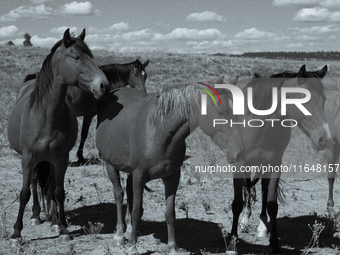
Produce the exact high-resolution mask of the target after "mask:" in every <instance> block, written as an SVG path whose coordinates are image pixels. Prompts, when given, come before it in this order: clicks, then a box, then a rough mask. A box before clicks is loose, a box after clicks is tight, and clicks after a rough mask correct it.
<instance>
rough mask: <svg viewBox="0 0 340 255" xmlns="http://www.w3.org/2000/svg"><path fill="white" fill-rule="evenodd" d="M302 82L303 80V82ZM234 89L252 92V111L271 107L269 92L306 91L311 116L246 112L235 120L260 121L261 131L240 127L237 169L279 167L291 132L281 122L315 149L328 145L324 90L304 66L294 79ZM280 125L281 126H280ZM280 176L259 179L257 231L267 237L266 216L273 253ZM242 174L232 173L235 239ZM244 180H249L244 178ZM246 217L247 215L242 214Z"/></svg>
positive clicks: (290, 109) (249, 82)
mask: <svg viewBox="0 0 340 255" xmlns="http://www.w3.org/2000/svg"><path fill="white" fill-rule="evenodd" d="M304 78H306V79H304ZM237 85H238V86H239V87H240V88H242V90H243V93H244V95H245V98H247V97H246V96H247V95H248V92H249V89H248V88H252V91H253V104H254V108H255V109H260V110H265V109H269V108H271V106H272V100H271V98H272V89H273V88H276V89H277V91H280V90H282V89H283V88H288V87H289V88H301V87H303V88H306V89H307V90H308V91H310V94H311V98H310V100H309V101H308V102H306V103H304V104H303V106H304V107H305V108H306V109H307V110H308V111H309V112H310V113H311V114H312V115H311V116H306V115H304V114H303V113H302V112H301V111H300V110H299V109H298V108H297V107H296V105H293V104H289V105H288V106H287V109H286V111H287V112H286V117H285V116H282V115H281V112H282V109H281V107H280V104H279V107H277V109H276V110H275V111H274V112H273V113H271V114H270V115H265V116H260V115H254V114H253V113H252V112H250V111H249V109H247V107H245V108H246V109H247V110H246V112H245V115H241V116H239V117H238V122H239V123H243V122H244V123H249V120H251V119H257V120H258V122H256V125H257V124H258V123H259V121H263V123H264V125H263V126H261V127H256V128H254V127H251V126H250V125H246V124H245V125H244V126H242V127H241V132H242V138H243V141H244V145H245V158H244V162H239V163H236V167H237V169H239V170H240V169H241V168H244V167H246V166H265V165H267V166H268V165H269V164H270V165H271V166H273V167H275V166H277V167H280V166H281V164H282V156H283V153H284V150H285V149H286V147H287V145H288V143H289V140H290V133H291V129H290V128H289V127H284V126H283V125H281V123H282V122H281V121H282V120H283V119H291V120H295V121H296V122H297V123H298V124H297V125H298V126H299V128H300V129H301V130H302V131H303V132H304V133H305V134H306V136H307V137H309V138H310V139H311V141H312V142H313V144H314V146H315V147H316V148H317V149H320V150H321V149H325V148H327V147H329V146H330V145H331V143H332V137H331V135H330V130H329V125H328V123H327V120H326V117H325V113H324V110H323V104H324V101H325V95H324V87H323V84H322V83H321V80H320V79H319V78H315V76H313V75H310V74H308V72H306V69H305V66H302V67H301V69H300V70H299V72H298V73H297V76H296V78H291V79H286V78H284V79H254V78H253V79H246V80H241V81H240V80H239V81H238V83H237ZM301 97H303V94H301V93H292V92H290V93H288V94H287V98H290V99H297V98H301ZM280 101H281V96H280V94H279V95H278V102H280ZM266 119H277V120H279V121H277V122H275V124H274V123H273V122H270V121H269V122H268V121H265V120H266ZM280 122H281V123H280ZM280 176H281V172H280V171H279V172H268V173H266V174H263V175H262V176H261V177H262V211H261V215H260V219H261V221H260V226H259V228H258V235H259V236H266V233H267V226H266V224H267V212H268V215H269V217H270V226H271V230H270V232H271V236H270V245H271V247H272V252H273V253H281V250H280V248H279V242H278V236H277V226H276V217H277V212H278V204H277V195H278V192H277V189H278V183H279V179H280ZM244 177H245V176H244V174H242V173H236V174H235V175H234V201H233V205H232V210H233V226H232V230H231V236H233V235H234V236H236V237H237V228H238V219H239V215H240V213H241V212H242V209H243V198H242V186H243V182H244ZM246 178H248V179H249V178H250V175H249V174H247V175H246ZM246 214H247V212H246ZM231 245H234V243H232V244H231Z"/></svg>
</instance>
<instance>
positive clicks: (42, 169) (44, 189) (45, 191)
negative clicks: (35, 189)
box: [35, 161, 51, 215]
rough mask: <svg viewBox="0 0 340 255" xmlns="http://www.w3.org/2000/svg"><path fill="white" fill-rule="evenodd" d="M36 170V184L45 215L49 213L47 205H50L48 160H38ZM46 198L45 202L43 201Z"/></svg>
mask: <svg viewBox="0 0 340 255" xmlns="http://www.w3.org/2000/svg"><path fill="white" fill-rule="evenodd" d="M35 169H36V172H37V176H38V185H39V186H40V189H41V196H42V197H41V200H42V202H43V208H44V211H45V212H46V215H48V213H49V205H50V196H49V182H50V174H51V169H50V162H48V161H43V162H40V163H39V164H38V165H37V166H36V167H35ZM45 199H46V202H45ZM46 203H47V211H46Z"/></svg>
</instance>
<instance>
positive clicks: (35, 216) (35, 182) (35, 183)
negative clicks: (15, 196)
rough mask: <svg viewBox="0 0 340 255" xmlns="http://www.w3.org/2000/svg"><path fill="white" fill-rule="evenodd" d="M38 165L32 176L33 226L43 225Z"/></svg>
mask: <svg viewBox="0 0 340 255" xmlns="http://www.w3.org/2000/svg"><path fill="white" fill-rule="evenodd" d="M38 165H39V164H38ZM38 165H37V166H36V168H35V169H34V172H33V176H32V190H33V207H32V217H31V224H32V225H39V224H40V223H41V219H40V216H39V215H40V211H41V207H40V205H39V198H38V169H37V168H38Z"/></svg>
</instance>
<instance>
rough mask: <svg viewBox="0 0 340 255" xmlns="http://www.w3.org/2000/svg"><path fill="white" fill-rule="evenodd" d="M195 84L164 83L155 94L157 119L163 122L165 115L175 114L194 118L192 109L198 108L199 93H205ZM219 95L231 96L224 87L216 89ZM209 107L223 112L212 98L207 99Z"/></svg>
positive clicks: (182, 117) (184, 118)
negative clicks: (171, 84)
mask: <svg viewBox="0 0 340 255" xmlns="http://www.w3.org/2000/svg"><path fill="white" fill-rule="evenodd" d="M196 85H197V84H196V83H195V84H177V85H173V86H169V85H166V86H164V87H163V89H162V90H161V91H160V92H158V93H157V94H156V96H157V97H158V109H157V115H156V116H157V117H156V118H157V119H158V120H159V121H160V122H163V121H164V119H165V118H166V117H167V116H170V115H171V116H176V117H177V118H179V119H183V120H187V119H188V118H189V117H190V118H195V117H196V115H195V114H190V113H193V112H194V111H196V110H198V111H199V109H200V107H201V106H200V102H201V97H200V96H201V94H202V93H203V94H205V92H204V91H202V90H200V89H198V88H197V86H196ZM216 91H217V92H218V94H219V95H221V94H227V95H228V96H229V97H230V96H231V94H230V92H229V91H227V90H225V89H216ZM207 105H208V108H209V109H215V110H216V112H217V114H223V113H225V112H223V111H222V110H221V108H220V107H219V103H218V106H217V107H216V106H215V104H214V103H213V100H209V99H208V100H207ZM224 111H225V110H224Z"/></svg>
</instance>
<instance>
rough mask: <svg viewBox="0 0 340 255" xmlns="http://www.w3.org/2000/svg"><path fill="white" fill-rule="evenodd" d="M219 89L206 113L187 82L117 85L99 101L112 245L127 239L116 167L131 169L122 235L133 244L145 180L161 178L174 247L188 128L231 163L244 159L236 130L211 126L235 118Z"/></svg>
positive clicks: (197, 93)
mask: <svg viewBox="0 0 340 255" xmlns="http://www.w3.org/2000/svg"><path fill="white" fill-rule="evenodd" d="M213 84H214V83H213ZM218 92H219V95H220V97H221V100H222V102H223V106H222V105H218V106H215V105H214V104H213V103H211V102H210V101H212V100H210V101H209V102H208V106H209V107H208V111H207V115H201V113H200V103H201V90H199V89H197V88H195V86H191V85H190V86H189V85H183V86H179V85H177V86H173V87H166V88H165V89H163V91H162V92H160V93H159V94H147V93H145V92H143V91H139V90H133V89H129V88H119V89H117V90H115V91H114V92H113V93H110V96H108V97H107V98H106V99H105V100H103V101H101V102H100V103H99V105H98V116H97V118H98V126H97V133H96V144H97V148H98V150H99V153H100V155H101V157H102V158H103V160H105V161H106V163H107V171H108V175H109V178H110V180H111V182H112V184H113V186H114V196H115V201H116V204H117V225H116V234H115V236H114V243H115V244H116V245H122V244H124V240H125V237H124V223H123V211H122V201H123V196H124V192H123V189H122V187H121V183H120V177H119V171H123V172H126V173H129V174H131V175H130V176H129V178H128V185H127V205H128V209H127V214H126V218H125V220H126V224H127V230H126V237H127V238H128V239H129V241H130V242H131V243H134V244H135V243H136V242H137V229H138V224H139V221H140V218H141V213H142V201H143V190H144V187H145V184H146V183H147V182H148V181H150V180H153V179H158V178H161V179H162V181H163V184H164V186H165V199H166V212H165V219H166V223H167V228H168V246H169V248H171V249H175V248H176V247H177V244H176V241H175V229H174V222H175V195H176V192H177V187H178V184H179V179H180V167H181V165H182V163H183V161H184V156H185V148H186V147H185V139H186V137H187V136H188V135H189V134H190V131H193V130H194V129H195V128H196V127H200V128H201V129H202V130H203V132H204V133H206V134H207V135H209V136H210V137H211V138H212V140H213V141H214V142H215V143H216V144H217V145H218V146H219V147H220V148H221V149H222V150H223V151H224V152H225V153H226V156H227V159H228V161H229V162H237V161H240V160H242V157H243V150H244V147H243V142H242V138H241V137H240V135H241V134H240V131H239V129H238V128H230V127H227V126H226V125H220V126H219V127H216V128H212V122H213V119H214V118H216V119H217V118H218V119H220V118H228V119H233V115H232V110H231V107H230V105H231V101H230V92H228V91H227V90H225V89H222V90H218ZM190 97H192V99H191V100H190ZM132 187H133V188H132ZM131 219H132V220H131ZM131 225H132V227H131ZM134 249H135V248H134ZM134 252H135V253H134V254H138V253H137V251H136V250H135V251H134Z"/></svg>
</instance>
